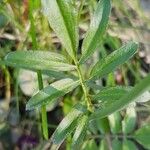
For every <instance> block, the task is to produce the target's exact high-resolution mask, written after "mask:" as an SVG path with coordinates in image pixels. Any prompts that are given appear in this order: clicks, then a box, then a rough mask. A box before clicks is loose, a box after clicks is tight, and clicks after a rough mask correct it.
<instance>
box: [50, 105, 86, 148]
mask: <svg viewBox="0 0 150 150" xmlns="http://www.w3.org/2000/svg"><path fill="white" fill-rule="evenodd" d="M86 112H87V109H86V107H85V106H83V105H81V104H77V105H75V106H74V108H73V109H72V110H71V111H70V112H69V113H68V115H67V116H66V117H65V118H64V119H63V120H62V121H61V122H60V124H59V125H58V127H57V129H56V130H55V132H54V133H53V135H52V137H51V139H50V142H51V143H52V146H53V147H54V145H55V146H56V147H57V145H59V146H60V144H62V142H63V141H64V140H65V139H66V137H67V136H68V135H69V134H71V132H73V130H74V129H75V127H76V126H77V121H78V118H79V117H81V115H84V114H85V113H86ZM58 148H59V147H57V149H58Z"/></svg>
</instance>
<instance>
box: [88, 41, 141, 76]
mask: <svg viewBox="0 0 150 150" xmlns="http://www.w3.org/2000/svg"><path fill="white" fill-rule="evenodd" d="M137 48H138V44H137V43H135V42H129V43H128V44H126V45H124V46H122V47H121V48H120V49H118V50H116V51H114V52H112V53H111V54H110V55H108V56H107V57H106V58H103V59H101V60H100V61H99V62H97V63H96V65H95V66H94V67H93V69H92V70H91V78H93V77H103V76H105V75H107V74H108V73H110V72H112V71H114V70H115V69H116V68H117V67H118V66H119V65H121V64H123V63H125V62H126V61H127V60H129V59H130V58H131V57H132V56H133V55H134V54H135V53H136V52H137Z"/></svg>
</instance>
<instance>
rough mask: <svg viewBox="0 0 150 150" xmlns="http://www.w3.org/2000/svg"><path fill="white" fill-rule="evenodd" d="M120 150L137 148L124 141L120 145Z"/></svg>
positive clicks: (135, 149)
mask: <svg viewBox="0 0 150 150" xmlns="http://www.w3.org/2000/svg"><path fill="white" fill-rule="evenodd" d="M122 150H137V147H136V145H135V144H134V143H133V142H132V141H130V140H126V139H125V140H124V141H123V144H122Z"/></svg>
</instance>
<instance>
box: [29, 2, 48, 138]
mask: <svg viewBox="0 0 150 150" xmlns="http://www.w3.org/2000/svg"><path fill="white" fill-rule="evenodd" d="M29 2H30V11H29V18H30V22H31V28H30V34H31V38H32V44H33V49H34V50H36V49H37V48H38V44H37V40H36V32H35V25H34V18H33V8H34V6H33V2H32V0H30V1H29ZM37 76H38V85H39V90H42V89H43V79H42V73H41V71H37ZM41 116H42V130H43V136H44V138H45V139H46V140H47V139H48V126H47V113H46V106H45V105H43V106H42V108H41Z"/></svg>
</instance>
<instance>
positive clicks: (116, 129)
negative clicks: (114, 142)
mask: <svg viewBox="0 0 150 150" xmlns="http://www.w3.org/2000/svg"><path fill="white" fill-rule="evenodd" d="M108 120H109V124H110V130H111V132H112V133H113V134H117V133H120V131H121V115H120V113H119V112H115V113H113V114H111V115H109V116H108Z"/></svg>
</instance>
